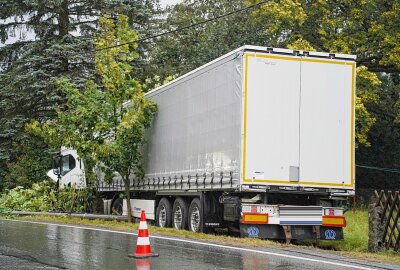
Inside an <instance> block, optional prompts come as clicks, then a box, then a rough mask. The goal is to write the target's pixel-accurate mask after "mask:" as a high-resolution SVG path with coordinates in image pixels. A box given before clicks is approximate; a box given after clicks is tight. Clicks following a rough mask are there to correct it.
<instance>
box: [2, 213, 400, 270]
mask: <svg viewBox="0 0 400 270" xmlns="http://www.w3.org/2000/svg"><path fill="white" fill-rule="evenodd" d="M0 215H1V214H0ZM2 217H6V218H14V219H19V220H35V221H46V222H54V223H63V224H74V225H86V226H96V227H105V228H111V229H114V230H121V231H132V232H135V231H137V229H138V223H133V224H128V223H127V222H121V221H104V220H88V219H80V218H70V217H55V216H23V217H15V216H9V215H3V216H2ZM346 219H347V227H346V228H345V229H344V237H345V240H342V241H321V243H320V247H319V249H324V250H327V251H329V252H330V253H334V254H337V255H342V256H348V257H354V258H358V259H363V260H371V261H376V262H386V263H392V264H397V265H400V254H399V253H396V252H393V251H385V252H380V253H370V252H368V213H367V211H366V210H357V211H356V212H355V213H353V212H348V213H346ZM149 232H150V234H159V235H168V236H176V237H182V238H187V239H193V240H200V241H206V242H212V243H216V244H223V245H234V246H239V247H251V248H256V247H266V246H269V247H276V248H293V247H295V246H294V245H287V244H282V243H278V242H275V241H269V240H261V239H257V238H238V237H233V236H227V235H219V234H216V235H215V234H204V233H192V232H189V231H184V230H175V229H171V228H159V227H155V226H151V225H149ZM301 244H302V247H303V248H307V249H316V248H315V247H314V246H313V245H314V244H315V242H313V241H304V242H301Z"/></svg>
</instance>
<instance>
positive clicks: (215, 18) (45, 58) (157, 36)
mask: <svg viewBox="0 0 400 270" xmlns="http://www.w3.org/2000/svg"><path fill="white" fill-rule="evenodd" d="M267 2H269V0H264V1H261V2H259V3H256V4H253V5H250V6H247V7H244V8H240V9H237V10H234V11H231V12H228V13H225V14H222V15H219V16H215V17H212V18H210V19H207V20H203V21H201V22H197V23H192V24H189V25H187V26H183V27H178V28H176V29H174V30H170V31H165V32H162V33H160V34H156V35H150V36H146V37H143V38H140V39H137V40H133V41H130V42H125V43H121V44H116V45H113V46H108V47H104V48H100V49H95V50H93V52H98V51H104V50H109V49H113V48H117V47H121V46H125V45H129V44H133V43H142V42H144V41H147V40H149V39H155V38H159V37H162V36H166V35H170V34H173V33H177V32H180V31H183V30H186V29H190V28H193V27H197V26H200V25H204V24H207V23H210V22H213V21H217V20H219V19H222V18H225V17H228V16H231V15H233V14H236V13H240V12H243V11H248V10H250V9H253V8H258V7H260V6H262V5H264V4H266V3H267ZM79 54H82V53H74V54H70V55H60V56H50V57H44V58H37V59H31V60H15V61H5V62H0V64H13V63H31V62H36V61H44V60H51V59H58V58H65V57H66V56H67V57H71V56H75V55H79Z"/></svg>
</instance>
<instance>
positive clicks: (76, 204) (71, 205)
mask: <svg viewBox="0 0 400 270" xmlns="http://www.w3.org/2000/svg"><path fill="white" fill-rule="evenodd" d="M94 195H95V194H94V191H93V190H90V189H76V188H75V187H73V186H72V187H71V186H66V187H64V188H62V189H60V190H59V191H58V192H57V191H56V189H55V183H53V182H51V183H50V182H47V181H44V182H41V183H37V184H33V185H32V187H31V188H23V187H21V186H18V187H16V188H13V189H11V190H7V191H6V192H5V193H4V194H3V195H2V196H1V197H0V209H1V208H6V209H12V210H14V211H29V212H48V211H60V212H88V211H90V210H91V208H92V205H93V200H94V198H95V196H94Z"/></svg>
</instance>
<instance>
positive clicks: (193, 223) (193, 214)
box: [188, 198, 203, 232]
mask: <svg viewBox="0 0 400 270" xmlns="http://www.w3.org/2000/svg"><path fill="white" fill-rule="evenodd" d="M188 221H189V230H190V231H192V232H201V231H202V222H203V216H202V212H201V204H200V200H199V199H198V198H194V199H193V201H192V203H191V204H190V207H189V217H188Z"/></svg>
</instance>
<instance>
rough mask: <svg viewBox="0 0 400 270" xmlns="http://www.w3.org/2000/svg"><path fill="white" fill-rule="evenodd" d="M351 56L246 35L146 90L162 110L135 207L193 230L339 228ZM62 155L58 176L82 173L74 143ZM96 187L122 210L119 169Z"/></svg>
mask: <svg viewBox="0 0 400 270" xmlns="http://www.w3.org/2000/svg"><path fill="white" fill-rule="evenodd" d="M355 59H356V57H355V56H354V55H345V54H337V53H323V52H311V51H301V50H298V51H297V50H289V49H278V48H270V47H258V46H243V47H240V48H238V49H236V50H234V51H232V52H230V53H228V54H225V55H223V56H221V57H219V58H218V59H215V60H214V61H212V62H210V63H208V64H205V65H203V66H201V67H199V68H197V69H195V70H193V71H191V72H189V73H187V74H185V75H183V76H181V77H179V78H177V79H175V80H173V81H171V82H169V83H167V84H165V85H163V86H161V87H158V88H156V89H154V90H152V91H150V92H148V93H146V95H145V96H146V98H147V99H150V100H152V101H154V102H155V103H156V104H157V105H158V113H157V116H156V118H155V119H154V122H153V124H152V127H151V128H150V129H149V130H148V131H147V133H146V144H145V146H144V148H143V153H144V171H145V175H144V177H142V178H135V177H132V179H131V186H130V191H131V195H132V198H133V199H132V200H131V203H132V211H133V213H132V214H133V216H135V217H140V211H141V210H145V211H146V214H147V217H148V219H150V220H154V221H155V223H156V225H158V226H160V227H174V228H176V229H188V230H190V231H193V232H201V231H209V230H213V229H214V228H221V227H224V228H229V229H231V230H233V231H236V232H237V233H239V232H240V235H241V236H242V237H258V238H265V239H283V240H286V241H290V240H292V239H297V240H300V239H327V240H334V239H343V227H344V226H346V219H345V217H344V215H343V214H344V208H343V206H344V205H345V203H346V202H347V201H348V199H349V197H352V196H354V190H355V169H354V168H355V166H354V148H355V147H354V145H355V141H354V140H355V136H354V129H355V128H354V126H355V124H354V119H355V116H354V111H355V109H354V104H355V75H356V74H355V73H356V64H355ZM61 155H62V164H63V165H62V168H61V171H62V176H61V181H60V183H61V184H67V183H74V184H77V185H82V179H84V175H83V166H84V164H83V162H82V161H81V160H80V159H79V157H78V155H77V154H76V151H74V150H73V149H63V150H62V151H61ZM49 176H52V177H53V178H54V175H51V173H50V174H49ZM83 184H84V183H83ZM97 189H98V191H99V192H100V193H101V194H102V196H103V197H104V205H105V211H106V212H110V211H117V212H122V214H126V201H125V200H123V199H121V196H120V194H121V193H123V191H124V185H123V182H122V180H121V179H118V177H117V178H115V180H114V181H113V183H111V184H107V183H105V182H103V181H100V182H99V183H98V185H97Z"/></svg>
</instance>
